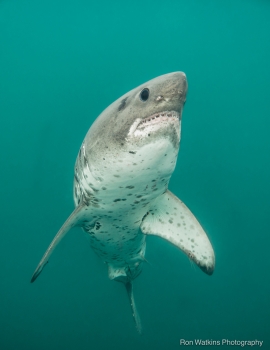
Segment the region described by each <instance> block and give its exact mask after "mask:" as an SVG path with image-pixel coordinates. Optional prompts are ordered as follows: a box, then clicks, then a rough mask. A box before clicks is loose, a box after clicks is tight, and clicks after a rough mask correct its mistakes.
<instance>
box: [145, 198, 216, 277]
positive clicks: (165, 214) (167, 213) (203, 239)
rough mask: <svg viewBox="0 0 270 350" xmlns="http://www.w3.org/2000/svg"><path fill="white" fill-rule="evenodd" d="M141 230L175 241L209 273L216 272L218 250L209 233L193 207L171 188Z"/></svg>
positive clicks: (155, 206)
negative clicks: (212, 243)
mask: <svg viewBox="0 0 270 350" xmlns="http://www.w3.org/2000/svg"><path fill="white" fill-rule="evenodd" d="M141 230H142V232H143V233H144V234H147V235H155V236H159V237H162V238H163V239H165V240H167V241H169V242H171V243H172V244H173V245H175V246H176V247H178V248H180V249H181V250H182V251H183V252H184V253H185V254H186V255H187V256H188V257H189V258H190V259H191V260H193V261H194V262H195V263H196V264H197V265H198V266H199V267H200V268H201V269H202V270H203V271H204V272H205V273H207V274H208V275H211V274H212V273H213V271H214V267H215V254H214V250H213V248H212V245H211V243H210V241H209V239H208V237H207V235H206V233H205V232H204V230H203V228H202V227H201V225H200V224H199V222H198V220H197V219H196V218H195V216H194V215H193V214H192V213H191V211H190V210H189V209H188V208H187V207H186V206H185V204H184V203H183V202H181V201H180V199H178V198H177V197H176V196H174V195H173V194H172V193H171V192H170V191H166V192H165V193H164V194H163V195H162V196H160V197H159V198H158V199H157V200H156V201H155V203H154V204H153V206H152V207H151V210H150V211H149V213H148V215H146V216H145V218H144V220H143V221H142V224H141Z"/></svg>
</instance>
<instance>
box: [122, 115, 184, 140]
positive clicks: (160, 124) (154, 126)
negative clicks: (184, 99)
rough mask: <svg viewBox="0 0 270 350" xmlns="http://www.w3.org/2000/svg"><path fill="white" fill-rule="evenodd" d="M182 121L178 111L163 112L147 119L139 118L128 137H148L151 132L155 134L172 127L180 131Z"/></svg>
mask: <svg viewBox="0 0 270 350" xmlns="http://www.w3.org/2000/svg"><path fill="white" fill-rule="evenodd" d="M180 119H181V116H180V114H179V113H178V112H176V111H163V112H159V113H155V114H153V115H151V116H149V117H147V118H137V119H136V120H135V121H134V123H133V124H132V125H131V127H130V129H129V133H128V137H143V136H147V135H148V134H149V132H155V131H157V130H159V129H162V128H166V127H168V126H171V125H173V126H174V127H175V128H176V129H177V130H179V127H180Z"/></svg>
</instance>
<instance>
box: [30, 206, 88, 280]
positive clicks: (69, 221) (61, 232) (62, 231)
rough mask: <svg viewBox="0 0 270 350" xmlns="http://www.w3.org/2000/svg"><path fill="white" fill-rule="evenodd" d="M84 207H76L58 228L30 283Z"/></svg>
mask: <svg viewBox="0 0 270 350" xmlns="http://www.w3.org/2000/svg"><path fill="white" fill-rule="evenodd" d="M84 209H85V205H84V204H81V205H79V206H77V207H76V208H75V209H74V211H73V212H72V213H71V214H70V216H69V217H68V218H67V220H66V221H65V223H64V224H63V226H62V227H61V228H60V230H59V231H58V232H57V234H56V236H55V237H54V239H53V240H52V242H51V244H50V245H49V247H48V249H47V250H46V252H45V254H44V255H43V257H42V259H41V260H40V262H39V264H38V266H37V268H36V270H35V272H34V274H33V276H32V278H31V283H32V282H34V281H35V280H36V279H37V277H38V276H39V275H40V274H41V272H42V270H43V268H44V266H45V265H46V264H47V263H48V260H49V257H50V256H51V254H52V252H53V251H54V249H55V247H56V246H57V244H58V243H59V242H60V241H61V240H62V238H63V237H64V236H65V235H66V233H67V232H68V231H69V230H70V229H71V228H72V227H74V226H77V225H78V224H79V222H80V219H81V217H82V213H83V212H84Z"/></svg>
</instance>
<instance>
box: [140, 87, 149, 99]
mask: <svg viewBox="0 0 270 350" xmlns="http://www.w3.org/2000/svg"><path fill="white" fill-rule="evenodd" d="M148 97H149V89H146V88H145V89H143V90H142V91H141V93H140V99H141V100H142V101H143V102H145V101H146V100H148Z"/></svg>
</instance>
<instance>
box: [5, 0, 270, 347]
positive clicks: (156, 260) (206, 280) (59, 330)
mask: <svg viewBox="0 0 270 350" xmlns="http://www.w3.org/2000/svg"><path fill="white" fill-rule="evenodd" d="M178 70H181V71H184V72H185V73H186V75H187V79H188V84H189V92H188V96H187V103H186V105H185V108H184V113H183V121H182V139H181V146H180V153H179V157H178V162H177V166H176V169H175V172H174V173H173V176H172V179H171V182H170V186H169V189H170V190H171V191H172V192H173V193H174V194H175V195H177V196H178V197H179V198H180V199H181V200H183V201H184V203H185V204H186V205H187V206H188V207H189V208H190V209H191V211H192V212H193V213H194V214H195V215H196V217H197V218H198V220H199V221H200V223H201V224H202V226H203V227H204V229H205V230H206V232H207V234H208V235H209V238H210V240H211V242H212V244H213V247H214V250H215V255H216V269H215V272H214V274H213V275H212V276H210V277H209V276H207V275H206V274H204V273H203V272H202V271H201V270H200V269H199V268H197V267H196V266H193V265H192V264H191V263H190V261H189V259H188V258H187V257H186V256H185V255H184V254H183V253H182V252H181V251H178V250H177V249H176V248H175V247H173V246H172V245H170V244H169V243H167V242H165V241H163V240H161V239H159V238H157V237H148V238H147V251H146V258H147V260H148V261H149V264H145V266H144V269H143V273H142V274H141V275H140V276H139V277H138V278H137V279H136V280H135V282H134V294H135V300H136V304H137V308H138V311H139V313H140V316H141V320H142V325H143V334H142V335H141V336H140V335H139V334H138V333H137V331H136V328H135V325H134V322H133V319H132V315H131V310H130V306H129V303H128V298H127V295H126V291H125V288H124V286H123V285H122V284H121V283H115V282H113V281H110V280H109V279H108V276H107V268H106V266H105V265H104V264H103V263H102V262H101V260H100V259H99V258H98V257H97V256H96V255H95V254H94V252H93V251H92V250H91V247H90V244H89V240H88V238H87V237H86V234H85V233H83V232H82V231H81V230H80V229H73V231H72V232H70V234H68V235H67V236H66V237H65V239H64V240H63V241H62V242H61V244H60V245H59V246H58V247H57V249H56V251H55V252H54V254H53V255H52V257H51V259H50V263H49V264H48V265H47V267H46V269H45V270H44V272H43V273H42V275H41V276H40V277H39V278H38V280H37V281H36V282H35V283H34V284H30V279H31V276H32V273H33V271H34V269H35V268H36V266H37V263H38V262H39V260H40V259H41V257H42V255H43V253H44V252H45V250H46V249H47V247H48V245H49V243H50V242H51V240H52V238H53V237H54V235H55V234H56V232H57V231H58V229H59V228H60V226H61V225H62V223H63V222H64V221H65V219H66V218H67V216H68V215H69V214H70V213H71V211H72V210H73V199H72V184H73V167H74V163H75V159H76V156H77V153H78V150H79V147H80V145H81V143H82V141H83V138H84V136H85V134H86V132H87V130H88V129H89V127H90V126H91V124H92V123H93V121H94V120H95V118H96V117H97V116H98V115H99V114H100V113H101V112H102V110H103V109H105V108H106V107H107V106H108V105H109V104H110V103H112V102H113V101H114V100H116V99H117V98H118V97H120V96H121V95H123V94H124V93H126V92H128V91H129V90H131V89H133V88H135V87H136V86H138V85H140V84H142V83H144V82H146V81H148V80H150V79H152V78H154V77H156V76H158V75H161V74H165V73H169V72H173V71H178ZM269 106H270V2H269V1H266V0H257V1H256V0H226V1H216V0H209V1H201V0H190V1H181V0H167V1H165V2H164V1H153V0H151V1H146V0H145V1H141V0H137V1H122V0H117V1H108V0H107V1H90V0H88V1H86V0H78V1H76V2H75V1H63V0H54V1H53V0H47V1H34V0H1V1H0V122H1V127H0V135H1V136H0V146H1V148H0V149H1V151H0V154H1V182H0V195H1V234H0V250H1V254H0V349H1V350H13V349H14V350H15V349H16V350H25V349H27V350H37V349H38V350H39V349H40V350H43V349H44V350H45V349H46V350H47V349H50V350H54V349H65V350H70V349H79V350H84V349H101V350H103V349H104V350H105V349H120V350H122V349H131V350H132V349H138V348H140V349H141V350H144V349H155V350H161V349H178V348H181V346H180V344H179V340H180V339H186V340H194V339H209V340H211V339H212V340H220V341H221V340H222V339H229V340H235V339H237V340H254V339H257V340H260V341H263V342H264V343H263V347H264V348H266V349H270V332H269V325H270V304H269V295H270V281H269V268H270V259H269V245H270V229H269V219H270V199H269V198H270V183H269V180H270V138H269V133H270V107H269ZM182 347H183V346H182ZM193 347H194V348H195V346H189V347H188V348H193ZM211 348H215V346H211Z"/></svg>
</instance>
